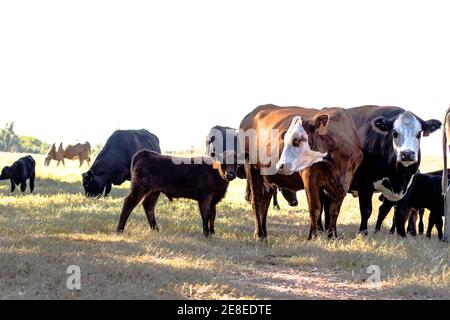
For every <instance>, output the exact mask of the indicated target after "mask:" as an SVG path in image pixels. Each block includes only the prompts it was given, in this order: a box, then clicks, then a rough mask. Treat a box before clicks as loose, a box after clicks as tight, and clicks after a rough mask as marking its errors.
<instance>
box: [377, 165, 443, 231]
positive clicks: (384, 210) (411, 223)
mask: <svg viewBox="0 0 450 320" xmlns="http://www.w3.org/2000/svg"><path fill="white" fill-rule="evenodd" d="M442 172H443V171H442V170H437V171H432V172H428V173H426V174H425V175H426V176H434V177H438V178H439V179H441V180H442ZM447 177H448V178H450V170H447ZM424 180H425V179H424V178H421V179H418V178H416V179H415V182H414V185H413V186H412V191H411V192H412V194H411V197H419V198H423V197H424V196H425V195H426V194H428V192H429V191H426V190H425V188H427V187H429V186H430V184H431V183H430V184H428V185H426V184H425V183H424ZM435 180H436V179H435ZM434 183H436V182H435V181H434ZM436 189H437V186H434V187H433V190H436ZM379 199H380V201H382V202H383V203H382V204H381V206H380V208H379V210H378V219H377V223H376V226H375V232H378V231H380V229H381V225H382V224H383V221H384V219H385V218H386V216H387V214H388V213H389V212H390V211H391V209H392V207H394V206H395V202H392V201H389V200H387V199H385V198H384V196H383V195H380V197H379ZM436 199H437V197H436V196H434V197H432V198H429V199H423V200H421V201H420V202H421V203H424V202H426V201H430V203H431V201H435V200H436ZM413 202H414V203H417V202H418V200H411V199H410V200H409V203H408V206H409V213H408V216H409V220H408V228H407V232H408V233H409V234H411V235H413V236H415V235H416V234H417V230H416V223H417V218H419V234H420V235H422V234H423V231H424V225H423V215H424V212H425V210H424V209H425V208H428V207H421V208H417V207H413V206H412V205H411V203H413ZM442 205H443V204H442ZM442 210H443V209H442ZM430 219H431V216H430ZM430 221H431V220H430ZM395 229H396V228H395V217H394V219H393V222H392V227H391V230H390V233H394V232H395Z"/></svg>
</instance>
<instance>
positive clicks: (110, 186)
mask: <svg viewBox="0 0 450 320" xmlns="http://www.w3.org/2000/svg"><path fill="white" fill-rule="evenodd" d="M111 189H112V183H111V181H107V182H106V186H105V197H107V196H108V194H109V193H110V192H111Z"/></svg>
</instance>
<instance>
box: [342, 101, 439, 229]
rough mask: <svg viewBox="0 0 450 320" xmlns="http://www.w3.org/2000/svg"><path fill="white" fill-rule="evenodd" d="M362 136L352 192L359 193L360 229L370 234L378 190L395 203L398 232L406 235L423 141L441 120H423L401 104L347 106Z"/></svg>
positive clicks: (436, 127) (359, 134)
mask: <svg viewBox="0 0 450 320" xmlns="http://www.w3.org/2000/svg"><path fill="white" fill-rule="evenodd" d="M348 111H349V112H350V114H351V116H352V118H353V121H354V122H355V125H356V128H357V130H358V136H359V138H360V139H361V142H362V145H363V150H364V160H363V162H362V164H361V166H360V167H359V168H358V170H357V171H356V174H355V177H354V179H353V183H352V188H351V190H352V191H356V192H357V193H358V196H359V206H360V211H361V225H360V228H359V230H360V232H361V233H364V234H367V221H368V220H369V217H370V215H371V213H372V196H373V193H374V192H375V191H379V192H381V193H382V194H383V196H384V197H385V198H386V199H388V200H389V201H393V202H396V203H397V204H396V210H395V219H396V226H397V232H398V234H399V235H401V236H402V237H406V232H405V222H406V218H407V215H408V206H407V203H408V197H409V194H410V192H408V191H409V190H410V187H411V185H412V184H413V180H414V179H413V178H414V175H415V174H416V173H417V170H418V168H419V165H420V141H421V138H422V137H426V136H428V135H429V134H431V133H432V132H434V131H436V130H437V129H439V128H440V127H441V125H442V123H441V122H440V121H439V120H434V119H433V120H428V121H424V120H422V119H421V118H419V117H417V116H416V115H415V114H414V113H412V112H409V111H405V110H404V109H402V108H399V107H390V106H362V107H356V108H350V109H348Z"/></svg>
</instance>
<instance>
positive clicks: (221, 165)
mask: <svg viewBox="0 0 450 320" xmlns="http://www.w3.org/2000/svg"><path fill="white" fill-rule="evenodd" d="M214 158H215V161H214V162H213V167H214V169H217V170H218V171H219V174H220V176H221V177H222V178H223V179H224V180H228V181H232V180H234V179H236V176H237V169H238V164H237V155H236V152H234V151H230V150H227V151H225V152H223V153H221V154H216V156H215V157H214Z"/></svg>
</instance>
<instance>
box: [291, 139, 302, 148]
mask: <svg viewBox="0 0 450 320" xmlns="http://www.w3.org/2000/svg"><path fill="white" fill-rule="evenodd" d="M292 145H293V146H294V147H298V146H299V145H300V139H298V138H295V139H294V140H292Z"/></svg>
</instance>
